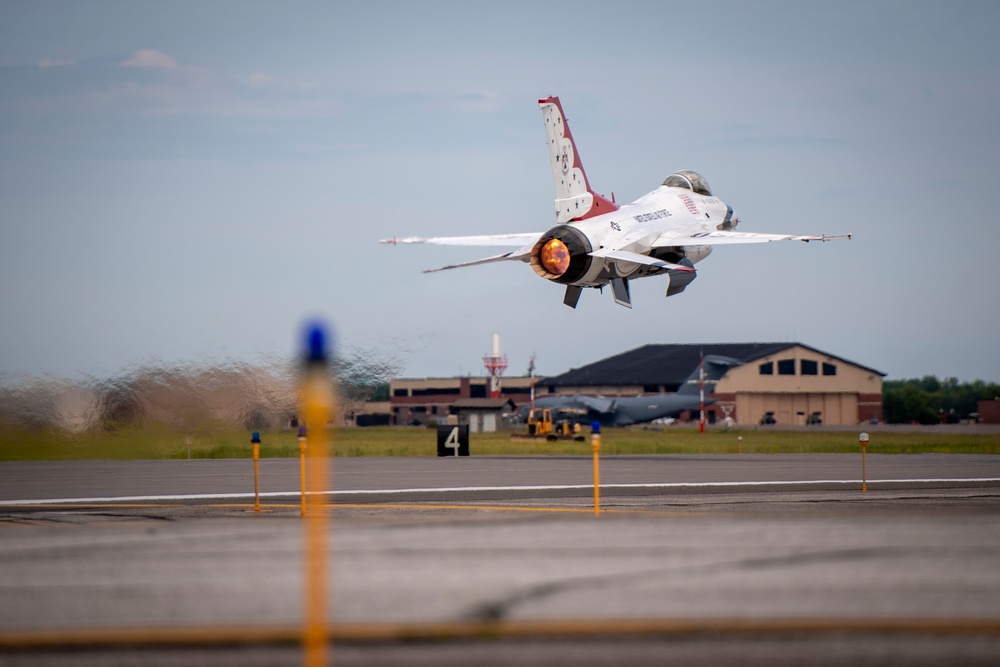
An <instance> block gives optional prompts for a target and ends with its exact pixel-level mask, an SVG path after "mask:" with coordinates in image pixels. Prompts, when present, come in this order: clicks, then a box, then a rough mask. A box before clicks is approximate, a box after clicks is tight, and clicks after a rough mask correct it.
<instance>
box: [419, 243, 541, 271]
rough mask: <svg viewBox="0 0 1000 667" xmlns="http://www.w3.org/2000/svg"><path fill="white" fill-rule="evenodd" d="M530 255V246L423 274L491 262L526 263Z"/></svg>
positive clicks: (450, 265)
mask: <svg viewBox="0 0 1000 667" xmlns="http://www.w3.org/2000/svg"><path fill="white" fill-rule="evenodd" d="M530 253H531V246H528V247H527V248H522V249H521V250H517V251H514V252H505V253H503V254H502V255H493V256H492V257H483V258H482V259H474V260H472V261H471V262H462V263H461V264H449V265H448V266H441V267H438V268H436V269H425V270H424V271H423V273H435V272H437V271H445V270H447V269H460V268H463V267H466V266H476V265H477V264H491V263H492V262H506V261H514V260H520V261H522V262H527V261H528V257H529V256H530Z"/></svg>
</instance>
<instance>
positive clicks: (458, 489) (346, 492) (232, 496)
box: [0, 477, 1000, 506]
mask: <svg viewBox="0 0 1000 667" xmlns="http://www.w3.org/2000/svg"><path fill="white" fill-rule="evenodd" d="M942 482H951V483H962V484H974V483H981V482H994V483H995V482H1000V477H970V478H965V479H962V478H936V479H870V480H868V484H934V483H942ZM818 484H844V485H846V484H852V485H860V484H861V480H860V479H816V480H798V481H794V480H782V481H771V482H662V483H649V484H601V489H671V488H677V489H683V488H713V487H725V488H733V487H741V486H746V487H751V486H805V485H818ZM593 488H594V485H593V484H558V485H551V486H454V487H442V488H414V489H341V490H333V491H324V492H322V495H325V496H332V497H335V498H336V497H340V496H344V497H347V496H364V495H403V494H408V493H409V494H428V493H468V492H489V491H581V490H587V489H593ZM299 495H300V492H299V491H268V492H265V493H261V494H260V497H261V498H293V497H298V496H299ZM253 497H254V494H253V492H252V491H251V492H248V493H194V494H183V495H158V496H157V495H152V496H107V497H97V498H26V499H23V500H0V506H13V505H76V504H89V503H139V502H154V501H161V502H171V501H183V500H238V499H241V498H253Z"/></svg>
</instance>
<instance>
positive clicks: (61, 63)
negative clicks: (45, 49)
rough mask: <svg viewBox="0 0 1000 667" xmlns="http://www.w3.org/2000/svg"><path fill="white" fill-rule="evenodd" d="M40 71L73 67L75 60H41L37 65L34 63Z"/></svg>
mask: <svg viewBox="0 0 1000 667" xmlns="http://www.w3.org/2000/svg"><path fill="white" fill-rule="evenodd" d="M35 64H36V65H38V66H39V67H41V68H42V69H45V68H47V67H68V66H70V65H75V64H76V61H75V60H60V59H58V58H42V59H41V60H39V61H38V62H37V63H35Z"/></svg>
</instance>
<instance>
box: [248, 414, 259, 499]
mask: <svg viewBox="0 0 1000 667" xmlns="http://www.w3.org/2000/svg"><path fill="white" fill-rule="evenodd" d="M250 444H252V445H253V511H254V512H259V511H260V464H259V463H258V462H259V461H260V433H258V432H257V431H254V432H253V437H252V438H250Z"/></svg>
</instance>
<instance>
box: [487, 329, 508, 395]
mask: <svg viewBox="0 0 1000 667" xmlns="http://www.w3.org/2000/svg"><path fill="white" fill-rule="evenodd" d="M483 365H484V366H486V372H487V373H489V376H490V398H500V376H501V375H503V372H504V371H505V370H506V369H507V356H506V355H503V356H501V354H500V334H496V333H495V334H493V354H492V355H486V356H484V357H483Z"/></svg>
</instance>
